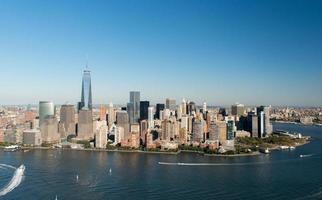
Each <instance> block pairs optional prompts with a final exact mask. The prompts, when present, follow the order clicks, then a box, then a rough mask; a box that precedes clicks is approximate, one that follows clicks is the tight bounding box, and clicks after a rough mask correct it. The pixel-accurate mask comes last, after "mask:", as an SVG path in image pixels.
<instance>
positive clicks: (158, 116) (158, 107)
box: [155, 103, 164, 119]
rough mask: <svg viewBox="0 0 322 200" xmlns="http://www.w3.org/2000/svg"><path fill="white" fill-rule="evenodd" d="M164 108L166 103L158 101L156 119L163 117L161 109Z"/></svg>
mask: <svg viewBox="0 0 322 200" xmlns="http://www.w3.org/2000/svg"><path fill="white" fill-rule="evenodd" d="M162 110H164V104H162V103H158V104H157V105H156V111H155V118H156V119H161V118H160V111H162Z"/></svg>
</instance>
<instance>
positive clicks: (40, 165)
mask: <svg viewBox="0 0 322 200" xmlns="http://www.w3.org/2000/svg"><path fill="white" fill-rule="evenodd" d="M274 128H275V129H284V130H289V131H296V132H301V133H303V134H304V135H310V136H312V137H313V138H314V140H313V141H312V142H311V143H309V144H307V145H304V146H302V147H298V148H296V149H295V150H293V151H289V150H286V151H274V152H272V153H271V154H270V155H259V156H248V157H207V156H202V155H199V154H193V153H181V154H179V155H164V154H142V153H122V152H92V151H72V150H31V151H29V152H3V151H0V191H1V190H4V189H8V188H7V187H8V183H10V181H11V182H12V181H15V180H12V179H16V178H17V177H14V175H15V172H16V170H15V169H14V168H12V167H19V166H20V165H21V164H24V165H25V167H26V169H25V173H24V177H23V178H22V181H21V182H19V183H18V184H16V185H15V188H13V189H12V188H11V189H12V190H11V191H10V192H8V193H7V194H5V195H3V196H0V199H24V200H25V199H26V200H28V199H32V200H34V199H55V198H56V196H57V199H93V200H95V199H322V127H316V126H302V125H294V124H274ZM300 155H308V157H303V158H300ZM158 162H173V163H178V162H180V163H204V165H203V166H181V165H159V164H158ZM207 163H211V164H213V163H216V165H207ZM110 169H111V170H110ZM16 174H17V173H16ZM18 178H19V177H18ZM20 178H21V177H20ZM16 182H17V181H16ZM16 182H14V183H16ZM9 187H11V186H9ZM9 189H10V188H9Z"/></svg>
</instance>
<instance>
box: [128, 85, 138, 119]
mask: <svg viewBox="0 0 322 200" xmlns="http://www.w3.org/2000/svg"><path fill="white" fill-rule="evenodd" d="M127 111H128V115H129V119H130V124H134V123H138V121H139V119H140V92H137V91H131V92H130V102H129V103H128V104H127Z"/></svg>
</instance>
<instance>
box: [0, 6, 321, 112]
mask: <svg viewBox="0 0 322 200" xmlns="http://www.w3.org/2000/svg"><path fill="white" fill-rule="evenodd" d="M321 8H322V3H321V2H319V1H310V2H308V3H306V2H304V1H297V2H296V3H294V1H283V2H280V1H272V2H269V3H266V2H258V1H246V2H244V3H243V4H241V3H238V2H234V4H233V5H232V4H231V3H229V2H225V1H189V2H188V3H185V2H184V1H175V2H171V1H166V2H161V1H154V2H153V3H149V2H146V1H137V2H128V3H127V4H122V3H119V2H117V1H109V2H100V1H93V3H92V4H90V5H88V4H86V3H84V2H78V1H77V2H76V1H74V2H73V1H71V2H62V3H61V4H54V3H50V2H43V3H39V2H33V1H30V2H28V3H27V2H19V3H18V1H7V2H2V4H1V6H0V11H1V12H0V19H1V20H0V25H1V27H3V31H2V32H1V33H0V42H1V44H2V48H1V50H0V55H1V69H2V78H1V79H0V85H2V86H3V87H2V93H1V99H0V105H16V104H37V103H38V101H41V100H50V101H53V102H54V103H55V104H64V103H65V102H70V103H72V104H75V105H76V104H77V102H78V101H79V99H80V93H81V91H80V88H79V84H80V83H81V73H82V70H84V68H85V65H86V55H88V56H89V59H88V62H89V70H90V71H91V72H92V96H93V104H95V105H98V104H108V103H109V102H113V103H114V104H122V105H125V104H126V103H127V102H128V92H129V91H140V93H141V100H149V101H150V102H151V103H152V104H156V103H164V102H165V99H166V98H170V99H174V100H176V102H177V104H178V103H179V102H181V100H182V99H183V98H185V99H189V100H192V101H195V102H196V103H197V104H198V105H202V103H203V102H207V104H208V105H223V106H229V105H231V104H234V103H236V102H240V103H243V104H245V105H273V106H278V105H281V106H286V105H289V106H322V102H321V99H322V93H321V92H319V91H320V88H321V86H322V80H320V74H321V73H322V71H321V70H322V68H321V63H322V60H321V56H320V55H321V52H322V49H321V46H322V40H321V35H322V29H321V28H320V27H322V22H321V20H319V19H321V18H322V16H321V15H322V14H321V12H320V10H321ZM44 14H45V16H46V17H44V18H43V17H42V16H43V15H44ZM253 16H256V18H254V17H253ZM48 22H50V23H48Z"/></svg>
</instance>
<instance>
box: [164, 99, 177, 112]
mask: <svg viewBox="0 0 322 200" xmlns="http://www.w3.org/2000/svg"><path fill="white" fill-rule="evenodd" d="M176 107H177V105H176V100H175V99H166V100H165V108H166V109H169V110H176Z"/></svg>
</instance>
